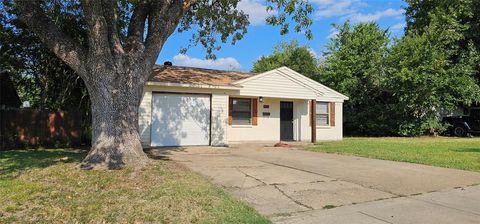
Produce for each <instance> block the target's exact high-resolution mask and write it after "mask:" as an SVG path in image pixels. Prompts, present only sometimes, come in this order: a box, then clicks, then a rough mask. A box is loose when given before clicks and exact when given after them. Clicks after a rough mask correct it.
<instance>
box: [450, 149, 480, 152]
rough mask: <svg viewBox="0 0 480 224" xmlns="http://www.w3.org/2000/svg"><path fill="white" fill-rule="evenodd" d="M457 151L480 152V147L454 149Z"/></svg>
mask: <svg viewBox="0 0 480 224" xmlns="http://www.w3.org/2000/svg"><path fill="white" fill-rule="evenodd" d="M452 151H455V152H478V153H480V148H464V149H453V150H452Z"/></svg>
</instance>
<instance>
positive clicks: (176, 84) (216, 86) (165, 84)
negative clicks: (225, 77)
mask: <svg viewBox="0 0 480 224" xmlns="http://www.w3.org/2000/svg"><path fill="white" fill-rule="evenodd" d="M146 85H147V86H169V87H185V88H200V89H228V90H239V89H241V88H242V87H241V86H233V85H231V86H223V85H209V84H188V83H174V82H156V81H148V82H147V83H146Z"/></svg>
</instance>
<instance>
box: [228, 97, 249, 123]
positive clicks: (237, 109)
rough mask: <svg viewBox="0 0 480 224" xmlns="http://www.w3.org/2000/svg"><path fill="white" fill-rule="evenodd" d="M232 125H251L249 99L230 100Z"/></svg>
mask: <svg viewBox="0 0 480 224" xmlns="http://www.w3.org/2000/svg"><path fill="white" fill-rule="evenodd" d="M232 124H239V125H242V124H243V125H245V124H252V100H251V99H238V98H237V99H232Z"/></svg>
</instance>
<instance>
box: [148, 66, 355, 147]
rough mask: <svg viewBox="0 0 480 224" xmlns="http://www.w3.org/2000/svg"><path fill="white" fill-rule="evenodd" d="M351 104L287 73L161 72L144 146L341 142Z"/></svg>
mask: <svg viewBox="0 0 480 224" xmlns="http://www.w3.org/2000/svg"><path fill="white" fill-rule="evenodd" d="M347 99H348V97H346V96H344V95H342V94H340V93H338V92H336V91H334V90H332V89H330V88H328V87H326V86H324V85H322V84H320V83H318V82H316V81H314V80H311V79H309V78H307V77H305V76H303V75H301V74H299V73H297V72H295V71H293V70H291V69H289V68H287V67H281V68H278V69H275V70H271V71H268V72H264V73H260V74H255V73H243V72H235V71H219V70H210V69H200V68H191V67H178V66H171V65H168V64H167V65H164V66H156V67H155V68H154V70H153V73H152V75H151V76H150V78H149V81H148V82H147V83H146V86H145V88H144V94H143V98H142V101H141V104H140V109H139V128H140V135H141V140H142V144H143V145H144V146H145V147H160V146H187V145H211V146H226V145H228V144H232V143H240V142H248V141H251V142H253V141H254V142H260V141H265V142H266V141H269V142H272V141H310V142H315V141H317V140H340V139H342V136H343V133H342V123H343V122H342V105H343V102H344V100H347Z"/></svg>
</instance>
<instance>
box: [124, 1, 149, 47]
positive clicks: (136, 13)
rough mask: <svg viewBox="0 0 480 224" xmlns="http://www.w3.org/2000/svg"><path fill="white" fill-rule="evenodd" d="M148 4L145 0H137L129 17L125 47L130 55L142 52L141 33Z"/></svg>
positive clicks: (142, 33) (142, 32)
mask: <svg viewBox="0 0 480 224" xmlns="http://www.w3.org/2000/svg"><path fill="white" fill-rule="evenodd" d="M148 6H149V4H147V1H146V0H143V1H139V2H138V4H137V6H136V7H135V9H134V10H133V13H132V17H131V18H130V23H129V25H128V37H127V44H126V47H125V49H126V51H127V52H129V53H130V54H132V55H133V54H135V53H136V52H143V50H144V47H145V46H144V44H143V35H144V32H145V22H146V20H147V15H148V12H149V8H148Z"/></svg>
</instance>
